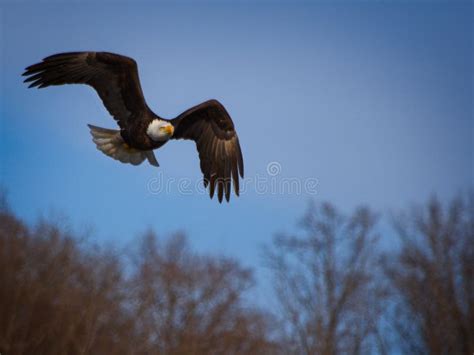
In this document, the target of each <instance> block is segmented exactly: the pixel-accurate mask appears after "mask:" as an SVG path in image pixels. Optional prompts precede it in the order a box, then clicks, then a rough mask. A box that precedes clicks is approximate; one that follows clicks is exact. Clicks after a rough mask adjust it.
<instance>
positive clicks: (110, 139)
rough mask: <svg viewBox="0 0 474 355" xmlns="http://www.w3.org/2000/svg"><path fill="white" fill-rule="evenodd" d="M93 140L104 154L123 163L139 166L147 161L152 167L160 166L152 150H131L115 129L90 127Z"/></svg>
mask: <svg viewBox="0 0 474 355" xmlns="http://www.w3.org/2000/svg"><path fill="white" fill-rule="evenodd" d="M88 126H89V128H90V130H91V134H92V140H93V141H94V143H95V144H96V146H97V149H99V150H100V151H101V152H102V153H104V154H105V155H108V156H109V157H111V158H114V159H116V160H119V161H120V162H122V163H130V164H132V165H139V164H141V163H143V161H144V160H145V159H148V162H149V163H150V164H151V165H154V166H159V164H158V161H157V160H156V158H155V154H153V151H152V150H146V151H144V150H138V149H135V148H131V147H130V146H128V144H127V143H125V142H124V140H123V138H122V136H121V135H120V131H118V130H115V129H107V128H101V127H96V126H93V125H88Z"/></svg>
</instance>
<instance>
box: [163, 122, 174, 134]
mask: <svg viewBox="0 0 474 355" xmlns="http://www.w3.org/2000/svg"><path fill="white" fill-rule="evenodd" d="M163 129H164V131H165V132H166V134H167V135H168V136H172V135H173V133H174V127H173V125H171V124H170V125H168V126H165V127H164V128H163Z"/></svg>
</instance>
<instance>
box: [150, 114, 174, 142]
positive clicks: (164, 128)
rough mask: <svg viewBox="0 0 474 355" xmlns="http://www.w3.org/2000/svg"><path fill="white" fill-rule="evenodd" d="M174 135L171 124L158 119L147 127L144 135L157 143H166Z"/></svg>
mask: <svg viewBox="0 0 474 355" xmlns="http://www.w3.org/2000/svg"><path fill="white" fill-rule="evenodd" d="M173 133H174V127H173V125H172V124H171V123H169V122H167V121H163V120H159V119H154V120H153V121H151V122H150V124H149V125H148V128H147V129H146V134H147V135H148V136H149V137H150V138H151V139H153V140H154V141H157V142H163V141H167V140H168V139H170V138H171V136H172V135H173Z"/></svg>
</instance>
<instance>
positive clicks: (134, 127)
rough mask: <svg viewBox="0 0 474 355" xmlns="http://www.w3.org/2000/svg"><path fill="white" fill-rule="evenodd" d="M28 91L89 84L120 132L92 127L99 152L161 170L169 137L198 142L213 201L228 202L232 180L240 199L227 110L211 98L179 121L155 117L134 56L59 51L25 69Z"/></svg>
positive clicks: (240, 168)
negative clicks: (158, 153)
mask: <svg viewBox="0 0 474 355" xmlns="http://www.w3.org/2000/svg"><path fill="white" fill-rule="evenodd" d="M23 76H26V77H27V78H26V79H25V82H26V83H30V85H29V87H30V88H31V87H38V88H44V87H48V86H50V85H63V84H87V85H90V86H92V87H93V88H94V89H95V90H96V91H97V93H98V94H99V96H100V98H101V99H102V102H103V103H104V106H105V107H106V109H107V110H108V112H109V113H110V114H111V115H112V116H113V118H114V119H115V120H116V121H117V124H118V126H119V127H120V130H113V129H106V128H100V127H96V126H93V125H88V126H89V128H90V132H91V135H92V140H93V141H94V143H95V144H96V146H97V148H98V149H99V150H100V151H101V152H103V153H104V154H106V155H108V156H109V157H111V158H113V159H116V160H119V161H120V162H122V163H129V164H133V165H139V164H141V163H142V162H143V161H144V160H145V159H146V160H147V161H148V162H149V163H150V164H151V165H154V166H159V164H158V161H157V160H156V158H155V155H154V153H153V150H154V149H157V148H160V147H162V146H163V145H164V144H165V143H166V142H168V141H169V140H170V139H190V140H193V141H194V142H196V148H197V151H198V153H199V159H200V163H201V164H200V165H201V171H202V174H203V176H204V186H205V187H209V195H210V197H211V199H212V198H213V196H214V192H215V191H216V190H217V197H218V200H219V202H222V198H223V196H224V195H225V198H226V200H227V201H229V198H230V190H231V180H232V181H233V186H234V191H235V194H236V195H237V196H238V195H239V175H240V177H242V178H243V177H244V163H243V159H242V152H241V149H240V144H239V138H238V137H237V133H236V131H235V128H234V123H233V122H232V119H231V118H230V116H229V114H228V113H227V111H226V109H225V108H224V106H222V104H221V103H219V102H218V101H217V100H209V101H206V102H203V103H201V104H199V105H197V106H194V107H192V108H190V109H188V110H186V111H185V112H183V113H182V114H180V115H179V116H177V117H176V118H173V119H165V118H162V117H160V116H158V115H156V114H155V113H153V112H152V111H151V110H150V108H149V107H148V105H147V103H146V102H145V98H144V96H143V92H142V88H141V85H140V79H139V77H138V69H137V63H136V62H135V60H133V59H132V58H128V57H125V56H122V55H118V54H114V53H107V52H71V53H60V54H55V55H52V56H49V57H47V58H44V59H43V61H42V62H40V63H37V64H33V65H31V66H29V67H27V68H26V69H25V72H24V73H23Z"/></svg>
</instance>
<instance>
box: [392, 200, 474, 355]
mask: <svg viewBox="0 0 474 355" xmlns="http://www.w3.org/2000/svg"><path fill="white" fill-rule="evenodd" d="M395 225H396V231H397V234H398V235H399V237H400V241H401V248H400V250H399V251H398V252H396V253H395V255H393V256H391V257H388V258H387V263H386V266H385V270H386V274H387V277H388V280H389V281H390V282H391V286H392V291H393V297H394V302H395V311H394V312H393V315H392V320H393V325H394V327H395V329H396V331H397V333H398V335H399V339H400V343H401V345H402V346H403V347H404V349H405V350H406V351H408V352H410V353H413V354H415V353H418V354H427V353H430V354H472V353H474V195H472V194H471V195H470V196H469V197H467V198H464V199H463V198H458V199H455V200H454V201H453V202H452V203H451V204H450V206H445V207H443V206H442V204H441V203H440V202H439V201H438V200H437V199H436V198H433V199H432V200H431V201H430V202H429V203H428V204H427V205H426V206H425V207H423V208H417V209H415V210H413V211H412V212H411V213H410V214H405V215H402V216H400V217H399V218H398V219H397V221H396V224H395Z"/></svg>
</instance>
